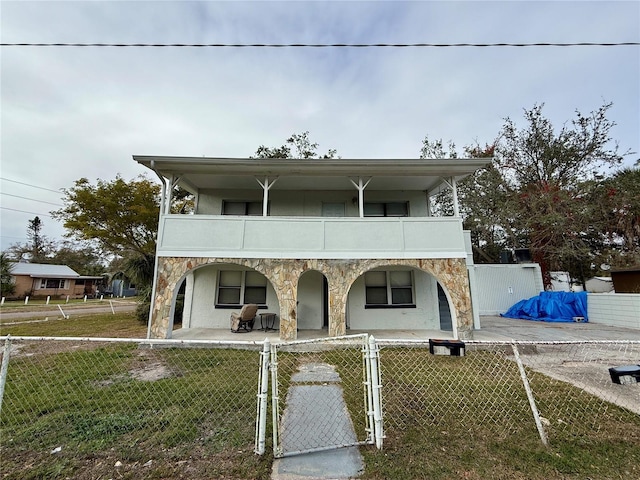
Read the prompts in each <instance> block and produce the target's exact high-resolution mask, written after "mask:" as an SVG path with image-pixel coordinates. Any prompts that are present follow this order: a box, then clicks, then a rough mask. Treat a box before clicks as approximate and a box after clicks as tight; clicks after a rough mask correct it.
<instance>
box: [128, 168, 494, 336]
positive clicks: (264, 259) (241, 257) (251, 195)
mask: <svg viewBox="0 0 640 480" xmlns="http://www.w3.org/2000/svg"><path fill="white" fill-rule="evenodd" d="M133 158H134V159H135V160H136V161H137V162H139V163H140V164H142V165H144V166H146V167H148V168H149V169H151V170H153V171H154V172H156V174H157V175H158V176H159V178H160V180H161V181H162V183H163V185H164V187H163V190H162V191H163V194H162V201H161V209H160V221H159V229H158V242H157V267H156V278H155V281H154V292H153V299H152V307H151V312H150V322H149V336H150V337H154V338H168V337H170V336H171V331H172V328H173V325H172V322H173V320H172V319H173V318H174V311H175V305H176V299H177V297H178V292H179V290H180V288H181V286H182V284H183V282H185V287H184V310H183V319H182V327H183V328H229V317H230V313H231V312H232V311H234V310H235V311H237V310H238V309H239V308H240V307H241V306H242V305H243V304H245V303H256V304H258V305H259V306H260V310H259V312H272V313H276V314H277V318H278V321H279V329H280V337H281V338H282V339H285V340H289V339H295V338H296V336H297V330H298V329H315V330H322V329H327V334H328V335H329V336H338V335H343V334H345V333H346V332H347V330H348V329H353V330H376V329H412V330H429V329H436V330H437V329H443V330H446V329H451V330H453V334H454V336H455V337H456V338H463V339H468V338H471V337H472V335H473V328H474V322H473V314H472V307H471V293H470V287H469V285H470V282H469V274H468V273H467V266H468V263H467V262H471V261H472V260H471V258H472V256H471V254H470V242H468V241H467V242H465V233H463V230H462V219H461V218H460V216H459V215H458V214H457V212H458V205H457V196H456V184H457V182H458V181H459V180H460V179H462V178H464V177H465V176H467V175H469V174H471V173H473V172H474V171H475V170H477V169H479V168H481V167H483V166H485V165H486V164H488V163H489V162H490V161H491V159H445V160H419V159H410V160H385V159H363V160H347V159H304V160H300V159H248V158H241V159H228V158H189V157H153V156H134V157H133ZM178 185H179V186H181V187H182V188H184V189H186V190H188V191H190V192H192V193H193V194H194V195H195V214H190V215H185V214H171V213H170V210H169V205H170V203H171V193H172V190H173V188H174V187H176V186H178ZM442 188H451V189H452V190H453V193H454V195H453V198H454V210H455V212H456V215H454V216H452V217H431V216H430V205H429V198H430V196H432V195H434V194H436V193H438V191H440V189H442ZM438 286H440V287H441V288H438ZM443 302H444V305H445V308H442V305H443ZM447 310H448V312H447ZM443 311H444V313H445V314H444V315H443V316H444V317H448V318H445V319H443V322H442V324H441V312H443ZM446 313H449V315H446Z"/></svg>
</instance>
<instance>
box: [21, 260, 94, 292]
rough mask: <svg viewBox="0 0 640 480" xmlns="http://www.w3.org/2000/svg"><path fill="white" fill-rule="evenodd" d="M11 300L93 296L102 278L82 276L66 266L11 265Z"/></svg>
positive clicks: (39, 264)
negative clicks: (12, 288)
mask: <svg viewBox="0 0 640 480" xmlns="http://www.w3.org/2000/svg"><path fill="white" fill-rule="evenodd" d="M11 276H12V277H13V280H14V282H15V285H16V289H15V292H14V295H13V298H24V297H48V296H51V297H61V298H63V297H66V296H69V297H72V298H81V297H83V296H84V295H87V296H93V295H95V293H96V286H97V284H98V282H99V281H100V280H101V279H102V277H94V276H83V275H79V274H78V273H76V272H75V271H74V270H72V269H71V268H69V267H67V266H66V265H47V264H41V263H12V267H11Z"/></svg>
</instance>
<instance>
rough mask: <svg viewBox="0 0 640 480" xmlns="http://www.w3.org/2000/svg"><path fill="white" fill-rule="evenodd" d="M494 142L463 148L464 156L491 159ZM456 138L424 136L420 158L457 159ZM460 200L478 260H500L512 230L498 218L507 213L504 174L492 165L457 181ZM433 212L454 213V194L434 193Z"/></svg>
mask: <svg viewBox="0 0 640 480" xmlns="http://www.w3.org/2000/svg"><path fill="white" fill-rule="evenodd" d="M494 153H495V146H494V145H488V144H487V145H485V146H484V147H483V146H480V145H479V144H477V143H476V144H475V145H467V146H465V147H464V155H465V157H470V158H492V157H493V155H494ZM458 157H459V155H458V152H457V150H456V146H455V144H454V143H453V141H451V140H450V141H449V142H447V144H446V148H445V142H443V141H442V139H436V140H430V139H429V137H428V136H425V138H424V140H423V141H422V148H421V149H420V158H425V159H426V158H458ZM458 203H459V207H460V215H461V216H462V218H463V220H464V222H463V225H464V228H465V229H467V230H470V231H471V244H472V248H473V253H474V260H475V261H476V262H478V263H482V262H485V263H486V262H488V263H497V262H498V261H499V258H500V252H501V251H502V250H504V249H505V248H508V244H509V232H507V231H505V229H504V228H503V227H502V224H504V223H507V222H500V221H499V220H498V219H500V218H503V217H504V215H505V211H504V204H505V195H504V187H503V186H502V177H501V175H500V173H499V172H498V171H497V170H496V168H495V166H494V165H493V164H490V165H488V166H487V167H486V168H482V169H479V170H477V171H476V172H474V173H473V174H472V175H469V176H468V177H466V178H465V179H463V180H462V181H460V182H458ZM432 214H434V215H436V216H450V215H453V195H452V193H451V190H450V189H448V188H447V189H443V190H442V191H440V192H439V193H437V194H436V195H435V196H434V201H433V203H432Z"/></svg>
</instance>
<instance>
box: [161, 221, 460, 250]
mask: <svg viewBox="0 0 640 480" xmlns="http://www.w3.org/2000/svg"><path fill="white" fill-rule="evenodd" d="M158 237H159V238H158V254H159V255H160V256H163V257H227V258H309V259H312V258H318V259H319V258H334V259H347V258H350V259H358V258H465V256H466V250H465V242H464V236H463V233H462V221H461V219H460V218H456V217H402V218H398V217H395V218H372V217H366V218H358V217H356V218H354V217H341V218H327V217H235V216H218V215H163V216H161V218H160V228H159V234H158Z"/></svg>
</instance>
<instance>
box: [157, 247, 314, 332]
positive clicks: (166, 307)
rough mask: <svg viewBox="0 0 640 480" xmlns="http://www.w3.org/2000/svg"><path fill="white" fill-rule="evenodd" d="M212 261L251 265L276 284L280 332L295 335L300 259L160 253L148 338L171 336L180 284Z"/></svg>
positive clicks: (300, 271) (274, 285)
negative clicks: (181, 255)
mask: <svg viewBox="0 0 640 480" xmlns="http://www.w3.org/2000/svg"><path fill="white" fill-rule="evenodd" d="M212 264H233V265H239V266H243V267H247V268H251V269H253V270H255V271H257V272H259V273H261V274H262V275H264V276H265V277H266V278H267V280H268V281H269V282H271V285H273V287H274V290H275V293H276V296H277V298H278V302H279V304H280V336H281V338H284V339H295V338H296V329H297V326H296V292H297V288H298V279H299V276H300V274H301V273H302V271H303V266H304V265H303V264H302V262H301V261H299V260H286V259H246V258H221V257H189V258H183V257H160V258H158V270H157V279H156V288H155V291H154V298H153V300H152V307H151V318H150V324H149V330H148V337H149V338H169V337H170V335H171V330H170V326H171V325H170V324H171V321H172V320H171V319H172V318H173V311H174V302H175V298H176V295H177V292H176V290H177V286H178V285H180V282H181V281H182V280H183V279H184V278H185V277H186V275H187V274H188V273H189V272H192V271H195V270H197V269H199V268H202V267H206V266H207V265H212Z"/></svg>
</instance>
